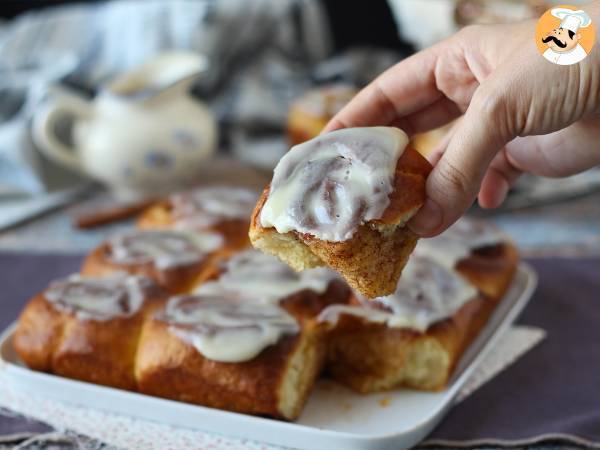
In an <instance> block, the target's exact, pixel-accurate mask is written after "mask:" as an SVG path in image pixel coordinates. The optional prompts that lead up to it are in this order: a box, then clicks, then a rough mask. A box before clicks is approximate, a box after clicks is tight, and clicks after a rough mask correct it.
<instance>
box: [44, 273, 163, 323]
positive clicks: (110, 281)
mask: <svg viewBox="0 0 600 450" xmlns="http://www.w3.org/2000/svg"><path fill="white" fill-rule="evenodd" d="M155 288H156V286H155V285H154V284H153V283H152V281H151V280H150V279H149V278H146V277H142V276H136V275H124V274H115V275H112V276H110V277H106V278H89V277H82V276H80V275H72V276H70V277H69V278H66V279H64V280H60V281H56V282H54V283H52V284H51V285H50V287H49V288H48V289H46V291H45V292H44V298H45V299H46V300H47V301H48V302H50V303H52V304H53V305H55V306H56V307H58V308H61V309H64V310H67V311H70V312H73V313H75V314H76V316H77V317H78V318H79V319H82V320H86V319H87V320H97V321H104V320H109V319H112V318H115V317H127V316H131V315H133V314H135V313H136V312H138V311H139V309H140V308H141V306H142V304H143V303H144V300H145V299H146V297H147V296H148V295H149V293H150V292H151V291H152V290H153V289H155Z"/></svg>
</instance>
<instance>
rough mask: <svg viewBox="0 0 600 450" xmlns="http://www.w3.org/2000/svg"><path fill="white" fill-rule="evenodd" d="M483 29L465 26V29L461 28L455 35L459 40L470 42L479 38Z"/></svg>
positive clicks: (476, 26)
mask: <svg viewBox="0 0 600 450" xmlns="http://www.w3.org/2000/svg"><path fill="white" fill-rule="evenodd" d="M483 28H484V27H483V25H467V26H466V27H463V28H461V29H460V31H459V32H458V33H457V34H456V35H457V36H458V38H459V39H461V40H466V41H467V42H470V41H471V39H473V38H477V39H479V38H481V36H482V32H483V31H484V30H482V29H483Z"/></svg>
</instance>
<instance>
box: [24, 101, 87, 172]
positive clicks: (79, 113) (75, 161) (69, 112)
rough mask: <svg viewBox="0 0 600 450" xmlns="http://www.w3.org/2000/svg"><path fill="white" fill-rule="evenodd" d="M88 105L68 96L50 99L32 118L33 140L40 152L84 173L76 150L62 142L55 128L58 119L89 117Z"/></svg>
mask: <svg viewBox="0 0 600 450" xmlns="http://www.w3.org/2000/svg"><path fill="white" fill-rule="evenodd" d="M90 112H91V111H90V106H89V105H88V104H87V103H85V102H84V101H83V100H79V99H75V98H72V97H71V96H69V97H62V98H59V99H52V100H50V101H49V102H48V103H47V104H46V105H44V106H43V107H42V108H41V109H40V110H39V111H38V112H37V113H36V114H35V115H34V118H33V123H32V137H33V141H34V142H35V144H36V145H37V147H38V148H39V149H40V151H41V152H42V153H44V154H45V155H46V156H48V157H49V158H50V159H52V160H53V161H56V162H57V163H59V164H62V165H63V166H65V167H67V168H69V169H72V170H75V171H77V172H81V173H85V169H84V167H83V166H82V164H81V161H80V160H79V157H78V155H77V152H76V150H75V149H74V148H73V147H71V146H69V145H66V144H65V143H63V142H62V141H61V140H60V139H58V137H57V136H56V133H55V129H56V124H57V123H58V120H59V119H60V118H62V117H65V116H72V117H74V119H75V120H77V119H80V118H82V117H89V115H90Z"/></svg>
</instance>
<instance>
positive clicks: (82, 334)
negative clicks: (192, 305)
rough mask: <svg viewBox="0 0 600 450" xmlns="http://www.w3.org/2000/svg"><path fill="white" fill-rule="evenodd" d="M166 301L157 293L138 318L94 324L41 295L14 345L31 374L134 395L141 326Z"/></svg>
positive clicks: (27, 309) (21, 321) (24, 315)
mask: <svg viewBox="0 0 600 450" xmlns="http://www.w3.org/2000/svg"><path fill="white" fill-rule="evenodd" d="M163 297H164V293H163V292H162V291H161V290H159V289H158V288H157V289H155V292H154V293H153V294H152V296H151V297H149V298H148V299H147V300H146V302H145V304H144V305H143V306H142V307H141V308H140V310H139V311H138V312H137V313H136V314H134V315H132V316H129V317H117V318H114V319H112V320H106V321H96V320H82V319H80V318H78V317H77V316H76V315H75V314H74V313H72V312H69V311H66V310H62V309H59V308H56V307H54V306H53V305H52V304H51V303H50V302H48V301H47V300H46V299H45V297H44V292H42V293H40V294H38V295H37V296H35V297H34V298H33V299H32V300H31V301H30V302H29V303H28V304H27V306H26V307H25V309H24V310H23V312H22V313H21V316H20V317H19V320H18V322H17V329H16V331H15V334H14V337H13V345H14V347H15V350H16V351H17V353H18V354H19V356H20V358H21V359H22V360H23V361H24V362H25V364H27V366H29V367H31V368H32V369H35V370H40V371H43V372H51V373H54V374H57V375H61V376H64V377H67V378H74V379H77V380H82V381H88V382H91V383H96V384H101V385H105V386H111V387H116V388H121V389H127V390H136V389H137V381H136V379H135V375H134V363H135V354H136V351H137V347H138V340H139V335H140V332H141V329H142V324H143V322H144V319H145V317H146V314H147V312H148V311H149V310H150V308H151V307H152V305H153V304H156V303H158V302H160V301H161V300H162V298H163Z"/></svg>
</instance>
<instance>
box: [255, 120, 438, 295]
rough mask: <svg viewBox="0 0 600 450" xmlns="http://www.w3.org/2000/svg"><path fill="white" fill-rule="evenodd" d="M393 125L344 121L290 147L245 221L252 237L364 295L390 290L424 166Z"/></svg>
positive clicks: (407, 240)
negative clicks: (345, 125)
mask: <svg viewBox="0 0 600 450" xmlns="http://www.w3.org/2000/svg"><path fill="white" fill-rule="evenodd" d="M407 142H408V138H407V136H406V134H404V132H402V131H401V130H399V129H397V128H392V127H371V128H349V129H344V130H337V131H334V132H332V133H328V134H326V135H322V136H319V137H318V138H315V139H313V140H311V141H308V142H305V143H303V144H300V145H297V146H295V147H293V148H292V149H291V150H290V151H289V152H288V153H287V154H286V155H285V156H284V157H283V158H282V159H281V161H280V162H279V164H278V165H277V167H276V168H275V171H274V175H273V180H272V182H271V184H270V186H267V187H266V188H265V190H264V191H263V194H262V196H261V198H260V199H259V201H258V203H257V205H256V207H255V209H254V213H253V215H252V221H251V225H250V240H251V241H252V244H253V245H254V246H255V247H256V248H259V249H261V250H263V251H265V252H267V253H271V254H274V255H277V256H278V257H279V258H281V259H282V260H283V261H285V262H286V263H287V264H289V265H290V266H291V267H293V268H294V269H295V270H304V269H306V268H310V267H317V266H323V265H326V266H329V267H331V268H333V269H334V270H336V271H338V272H339V273H340V274H341V275H342V276H343V277H344V278H345V279H346V281H347V282H348V283H349V284H350V286H352V287H353V288H354V289H356V290H358V291H359V292H361V293H362V294H363V295H365V296H366V297H370V298H372V297H377V296H383V295H388V294H391V293H392V292H393V291H394V289H395V288H396V284H397V281H398V278H399V277H400V273H401V271H402V268H403V267H404V265H405V264H406V261H407V258H408V255H409V254H410V253H411V252H412V250H413V249H414V247H415V245H416V242H417V236H416V235H415V234H414V233H412V232H411V231H410V230H409V229H408V228H407V227H405V226H404V224H405V223H406V221H408V220H409V219H410V218H411V217H412V216H413V215H414V214H415V213H416V211H417V210H418V209H419V208H420V207H421V206H422V204H423V202H424V199H425V180H426V177H427V175H428V174H429V171H430V170H431V166H430V165H429V163H428V162H427V161H426V160H425V159H424V158H423V157H422V156H421V155H419V154H418V153H417V152H416V151H414V150H412V149H411V148H409V147H407Z"/></svg>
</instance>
